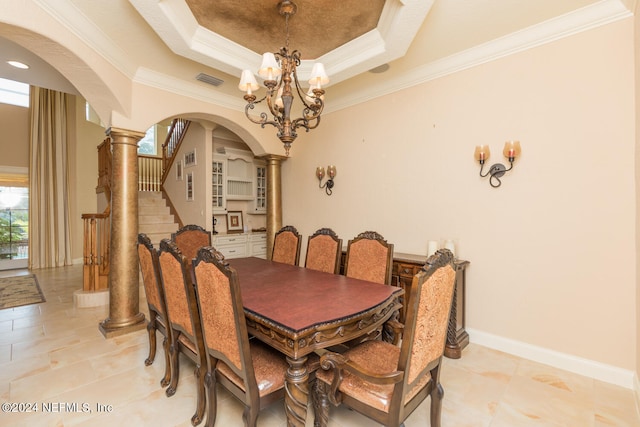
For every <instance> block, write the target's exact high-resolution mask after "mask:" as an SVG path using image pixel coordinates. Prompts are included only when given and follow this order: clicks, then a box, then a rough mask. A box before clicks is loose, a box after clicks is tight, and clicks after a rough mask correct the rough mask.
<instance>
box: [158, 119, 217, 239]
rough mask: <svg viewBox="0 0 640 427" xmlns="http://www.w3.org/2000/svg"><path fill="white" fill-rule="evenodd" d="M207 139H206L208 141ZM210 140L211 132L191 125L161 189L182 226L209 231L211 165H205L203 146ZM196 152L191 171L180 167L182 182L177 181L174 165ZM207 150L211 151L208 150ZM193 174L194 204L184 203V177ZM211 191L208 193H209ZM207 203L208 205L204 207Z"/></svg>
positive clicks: (208, 162)
mask: <svg viewBox="0 0 640 427" xmlns="http://www.w3.org/2000/svg"><path fill="white" fill-rule="evenodd" d="M207 135H209V137H208V138H207ZM207 140H209V141H210V140H211V130H207V129H205V128H204V127H202V126H201V125H200V124H198V123H195V122H193V123H191V125H190V126H189V131H188V132H187V134H186V136H185V138H184V140H183V141H182V144H181V145H180V153H179V155H178V157H177V158H176V161H175V162H174V163H173V166H172V168H171V170H170V171H169V175H168V177H167V180H166V181H165V183H164V189H165V191H166V192H167V194H168V195H169V197H170V198H171V203H173V206H174V207H175V208H176V210H177V211H178V213H179V215H180V219H181V220H182V223H183V224H184V225H187V224H197V225H199V226H201V227H204V228H205V229H206V230H211V228H212V224H211V219H209V220H207V219H206V218H211V216H210V215H209V216H207V215H206V213H207V206H208V205H209V206H210V205H211V196H207V188H210V187H207V184H206V183H207V170H208V171H209V174H208V177H209V178H208V180H209V181H210V180H211V166H210V165H209V167H208V168H207V164H210V163H211V161H210V160H209V161H207V157H209V156H208V155H207V153H206V152H205V147H206V144H205V143H204V141H207ZM193 149H195V150H196V165H195V166H191V167H184V163H183V169H182V170H183V179H182V180H181V181H179V180H176V167H177V163H176V162H177V161H178V160H181V161H182V162H184V154H185V153H188V152H189V151H191V150H193ZM209 150H211V149H210V148H209ZM188 173H193V177H194V191H195V192H194V200H192V201H187V198H186V183H187V174H188ZM209 191H210V190H209ZM207 203H208V205H207Z"/></svg>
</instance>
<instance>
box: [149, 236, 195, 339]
mask: <svg viewBox="0 0 640 427" xmlns="http://www.w3.org/2000/svg"><path fill="white" fill-rule="evenodd" d="M158 259H159V265H160V283H162V289H163V291H164V295H165V299H166V301H167V317H168V320H169V323H170V324H171V328H172V329H173V330H176V331H179V332H180V333H182V334H183V335H186V336H187V337H188V338H189V339H190V340H191V341H192V342H193V344H194V345H196V349H198V348H197V345H198V344H199V343H198V338H200V336H201V326H200V319H199V318H197V317H195V316H192V315H191V313H192V307H190V306H189V303H190V301H195V297H193V296H192V297H191V298H190V297H189V295H188V293H189V292H192V291H193V285H192V284H191V274H190V273H189V268H188V262H187V259H186V258H185V257H184V256H183V255H182V252H181V251H180V249H178V246H177V245H176V243H175V242H173V241H171V240H169V239H162V240H161V241H160V251H159V253H158ZM200 339H201V338H200ZM198 350H199V349H198Z"/></svg>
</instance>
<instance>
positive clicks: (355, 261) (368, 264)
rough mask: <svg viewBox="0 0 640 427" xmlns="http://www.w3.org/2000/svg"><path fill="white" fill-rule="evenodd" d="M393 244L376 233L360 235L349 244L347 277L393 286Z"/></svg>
mask: <svg viewBox="0 0 640 427" xmlns="http://www.w3.org/2000/svg"><path fill="white" fill-rule="evenodd" d="M392 267H393V244H392V243H387V241H386V240H385V239H384V237H382V236H381V235H380V234H378V233H376V232H375V231H365V232H364V233H360V234H358V236H357V237H355V238H354V239H353V240H349V243H348V244H347V257H346V260H345V272H344V274H345V276H347V277H354V278H356V279H362V280H368V281H370V282H376V283H382V284H386V285H389V284H391V270H392Z"/></svg>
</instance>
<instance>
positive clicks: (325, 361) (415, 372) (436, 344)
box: [313, 249, 455, 427]
mask: <svg viewBox="0 0 640 427" xmlns="http://www.w3.org/2000/svg"><path fill="white" fill-rule="evenodd" d="M454 284H455V268H454V265H453V255H452V254H451V252H450V251H448V250H446V249H440V250H439V251H437V252H436V254H435V255H432V256H431V257H429V259H428V260H427V264H425V266H424V267H423V269H422V271H420V272H419V273H418V274H416V275H415V276H414V278H413V282H412V284H411V291H410V296H409V298H408V299H407V301H408V305H409V307H408V310H407V320H406V325H405V326H404V328H402V329H403V337H402V340H399V346H396V345H394V344H391V343H388V342H386V341H365V342H363V343H361V344H358V345H357V346H355V347H352V348H350V349H349V350H347V351H345V352H344V353H341V354H339V353H332V352H327V353H325V354H323V355H322V357H321V358H320V366H321V367H322V369H321V370H318V371H317V372H316V383H315V386H314V388H313V393H314V399H313V402H314V406H315V408H314V409H315V423H314V426H316V427H325V426H326V425H327V423H328V420H329V403H331V404H333V405H336V406H337V405H346V406H348V407H349V408H351V409H353V410H355V411H357V412H359V413H361V414H362V415H365V416H367V417H369V418H371V419H372V420H374V421H376V422H377V423H380V424H383V425H385V426H400V425H402V424H403V423H404V420H405V419H406V418H407V417H408V416H409V415H411V413H412V412H413V411H414V410H415V409H416V408H417V407H418V406H419V405H420V403H421V402H422V401H423V400H424V399H426V398H427V397H429V398H430V399H431V407H430V424H429V425H430V426H431V427H440V421H441V410H442V399H443V396H444V389H443V387H442V385H441V384H440V368H441V365H442V356H443V354H444V347H445V341H446V336H447V327H448V324H449V315H450V310H451V302H452V299H453V289H454Z"/></svg>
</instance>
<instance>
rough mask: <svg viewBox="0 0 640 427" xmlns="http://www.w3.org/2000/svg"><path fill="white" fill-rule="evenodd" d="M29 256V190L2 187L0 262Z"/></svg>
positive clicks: (0, 197) (0, 202)
mask: <svg viewBox="0 0 640 427" xmlns="http://www.w3.org/2000/svg"><path fill="white" fill-rule="evenodd" d="M28 255H29V189H28V188H27V187H0V260H14V259H26V258H27V257H28Z"/></svg>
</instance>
